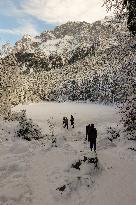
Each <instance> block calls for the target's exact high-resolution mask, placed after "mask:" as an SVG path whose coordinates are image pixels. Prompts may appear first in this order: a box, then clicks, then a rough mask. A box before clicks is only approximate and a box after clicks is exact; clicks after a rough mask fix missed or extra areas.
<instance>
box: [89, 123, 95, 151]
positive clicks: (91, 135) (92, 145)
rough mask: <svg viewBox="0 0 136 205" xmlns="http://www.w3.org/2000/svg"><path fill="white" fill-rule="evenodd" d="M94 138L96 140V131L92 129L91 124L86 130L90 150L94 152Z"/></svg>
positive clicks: (92, 125)
mask: <svg viewBox="0 0 136 205" xmlns="http://www.w3.org/2000/svg"><path fill="white" fill-rule="evenodd" d="M96 138H97V130H96V128H95V127H94V124H91V126H90V127H89V129H88V139H89V140H88V141H90V148H91V151H92V149H93V148H94V151H96Z"/></svg>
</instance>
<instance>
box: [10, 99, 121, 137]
mask: <svg viewBox="0 0 136 205" xmlns="http://www.w3.org/2000/svg"><path fill="white" fill-rule="evenodd" d="M21 109H26V111H27V116H28V117H29V118H32V119H33V121H34V122H35V123H37V124H38V125H39V126H40V128H41V129H42V131H43V132H44V133H45V134H50V129H49V125H52V126H53V127H54V134H55V135H59V136H61V135H65V136H69V137H78V138H83V137H84V136H85V126H86V125H88V124H89V123H90V124H91V123H94V124H95V127H96V128H97V130H98V133H100V134H101V135H102V133H103V132H104V130H105V129H106V128H107V127H109V126H112V125H113V124H115V123H116V122H118V118H119V116H118V114H117V111H118V110H117V109H116V108H115V107H114V106H106V105H99V104H91V103H69V102H65V103H55V102H43V103H34V104H29V105H19V106H16V108H14V110H16V111H17V110H21ZM71 115H73V116H74V118H75V129H72V128H71V127H70V126H69V130H66V129H64V128H63V127H62V119H63V117H64V116H65V117H68V119H70V116H71Z"/></svg>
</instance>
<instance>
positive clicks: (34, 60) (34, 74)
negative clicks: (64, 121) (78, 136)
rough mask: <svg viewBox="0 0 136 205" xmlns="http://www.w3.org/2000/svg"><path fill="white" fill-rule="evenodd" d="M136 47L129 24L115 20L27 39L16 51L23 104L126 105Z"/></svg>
mask: <svg viewBox="0 0 136 205" xmlns="http://www.w3.org/2000/svg"><path fill="white" fill-rule="evenodd" d="M135 45H136V41H135V39H132V38H131V37H130V36H129V32H128V31H127V28H126V25H125V21H124V19H123V20H120V21H119V20H116V19H114V18H106V19H104V20H103V21H97V22H95V23H93V24H89V23H86V22H68V23H66V24H63V25H61V26H58V27H56V28H55V29H54V30H52V31H45V32H43V33H41V34H40V35H39V36H36V37H31V36H29V35H25V36H24V37H23V38H22V39H21V40H20V41H18V42H16V44H15V46H14V48H13V49H12V53H14V54H15V57H16V61H17V63H18V64H19V67H20V71H21V78H22V84H21V86H22V87H21V90H22V93H23V94H22V95H23V96H22V97H21V102H25V101H33V100H34V101H35V100H36V99H37V100H39V99H41V100H87V99H89V100H90V101H95V102H96V101H99V102H104V103H114V102H122V101H124V100H125V99H126V96H127V89H128V86H129V85H128V84H129V82H128V77H127V76H128V73H127V72H128V70H129V72H131V73H132V75H131V76H132V78H134V77H135V64H136V60H135ZM10 55H11V54H10ZM18 92H20V89H17V90H16V94H17V95H18ZM19 101H20V100H19Z"/></svg>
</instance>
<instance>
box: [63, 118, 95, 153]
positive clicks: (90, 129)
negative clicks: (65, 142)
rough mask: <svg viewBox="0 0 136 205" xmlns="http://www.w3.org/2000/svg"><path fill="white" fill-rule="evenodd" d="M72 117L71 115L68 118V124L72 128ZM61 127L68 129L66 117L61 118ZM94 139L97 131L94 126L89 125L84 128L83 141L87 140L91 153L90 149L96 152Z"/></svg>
mask: <svg viewBox="0 0 136 205" xmlns="http://www.w3.org/2000/svg"><path fill="white" fill-rule="evenodd" d="M74 121H75V120H74V117H73V115H71V118H70V124H71V127H72V128H74ZM63 127H64V128H67V129H68V118H67V117H63ZM96 138H97V130H96V128H95V127H94V124H91V125H90V124H89V125H87V126H86V138H85V140H87V141H88V142H89V143H90V149H91V151H92V149H94V151H96Z"/></svg>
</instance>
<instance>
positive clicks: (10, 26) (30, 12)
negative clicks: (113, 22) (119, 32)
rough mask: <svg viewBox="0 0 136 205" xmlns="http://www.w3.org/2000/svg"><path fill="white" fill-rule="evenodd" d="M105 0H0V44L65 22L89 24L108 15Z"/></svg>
mask: <svg viewBox="0 0 136 205" xmlns="http://www.w3.org/2000/svg"><path fill="white" fill-rule="evenodd" d="M103 1H104V0H0V45H2V44H4V43H7V42H9V43H12V44H14V43H15V42H16V41H17V40H19V39H20V38H21V37H22V36H23V35H25V34H30V35H32V36H36V35H38V34H39V33H41V32H42V31H45V30H50V29H53V28H55V26H57V25H60V24H63V23H66V22H67V21H86V22H89V23H92V22H94V21H96V20H100V19H103V18H104V17H105V16H108V15H111V13H107V12H106V8H105V7H102V5H103Z"/></svg>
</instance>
